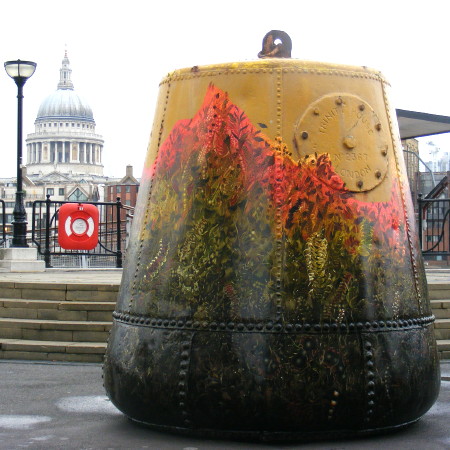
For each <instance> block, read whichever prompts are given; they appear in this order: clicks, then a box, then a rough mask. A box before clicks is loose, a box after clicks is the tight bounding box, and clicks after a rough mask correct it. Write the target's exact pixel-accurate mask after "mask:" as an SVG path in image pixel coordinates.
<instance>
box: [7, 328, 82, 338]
mask: <svg viewBox="0 0 450 450" xmlns="http://www.w3.org/2000/svg"><path fill="white" fill-rule="evenodd" d="M73 333H74V332H73V331H61V330H26V329H25V330H22V333H21V337H22V338H23V339H32V340H36V341H72V340H73ZM5 337H7V336H5Z"/></svg>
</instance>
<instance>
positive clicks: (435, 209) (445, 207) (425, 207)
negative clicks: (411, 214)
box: [417, 195, 450, 260]
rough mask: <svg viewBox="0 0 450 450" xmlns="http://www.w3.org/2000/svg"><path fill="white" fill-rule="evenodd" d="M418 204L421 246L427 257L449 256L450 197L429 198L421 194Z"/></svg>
mask: <svg viewBox="0 0 450 450" xmlns="http://www.w3.org/2000/svg"><path fill="white" fill-rule="evenodd" d="M417 204H418V214H419V239H420V246H421V249H422V253H423V255H424V257H425V259H430V258H431V259H436V260H442V259H444V257H449V256H450V219H449V216H450V199H448V198H440V199H428V198H423V196H422V195H419V198H418V200H417ZM432 257H436V258H432ZM445 259H447V258H445Z"/></svg>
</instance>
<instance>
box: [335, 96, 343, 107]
mask: <svg viewBox="0 0 450 450" xmlns="http://www.w3.org/2000/svg"><path fill="white" fill-rule="evenodd" d="M336 105H342V98H341V97H338V98H337V99H336Z"/></svg>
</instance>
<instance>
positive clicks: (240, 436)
mask: <svg viewBox="0 0 450 450" xmlns="http://www.w3.org/2000/svg"><path fill="white" fill-rule="evenodd" d="M129 419H130V420H131V421H132V422H135V423H137V424H138V425H140V426H144V427H146V428H150V429H152V430H155V431H159V432H163V433H171V434H179V435H184V436H190V437H196V438H203V439H223V440H232V441H241V442H242V441H248V442H258V441H259V442H267V443H274V442H303V443H306V442H313V441H327V440H331V439H333V440H335V439H350V438H351V439H355V438H364V437H370V436H376V435H379V434H388V433H396V432H399V431H402V430H404V429H406V428H408V427H410V426H412V425H414V424H415V423H417V422H418V421H419V420H420V418H419V419H416V420H413V421H411V422H408V423H404V424H401V425H395V426H389V427H383V428H374V429H367V430H335V431H327V432H320V431H313V432H308V431H301V432H295V431H290V432H287V431H259V430H255V431H231V430H215V429H210V428H208V429H201V428H199V429H192V428H184V427H171V426H164V425H156V424H151V423H145V422H140V421H139V420H135V419H132V418H131V417H129Z"/></svg>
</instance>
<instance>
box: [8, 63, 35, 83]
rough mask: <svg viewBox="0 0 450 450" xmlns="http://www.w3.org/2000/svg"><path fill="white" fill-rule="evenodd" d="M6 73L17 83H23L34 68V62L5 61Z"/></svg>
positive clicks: (32, 72)
mask: <svg viewBox="0 0 450 450" xmlns="http://www.w3.org/2000/svg"><path fill="white" fill-rule="evenodd" d="M5 70H6V73H7V74H8V75H9V76H10V77H11V78H12V79H13V80H14V81H15V82H16V84H17V85H19V84H22V85H23V84H25V82H26V81H27V80H28V78H30V77H31V76H32V75H33V74H34V71H35V70H36V63H35V62H32V61H21V60H20V59H18V60H17V61H6V62H5Z"/></svg>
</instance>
